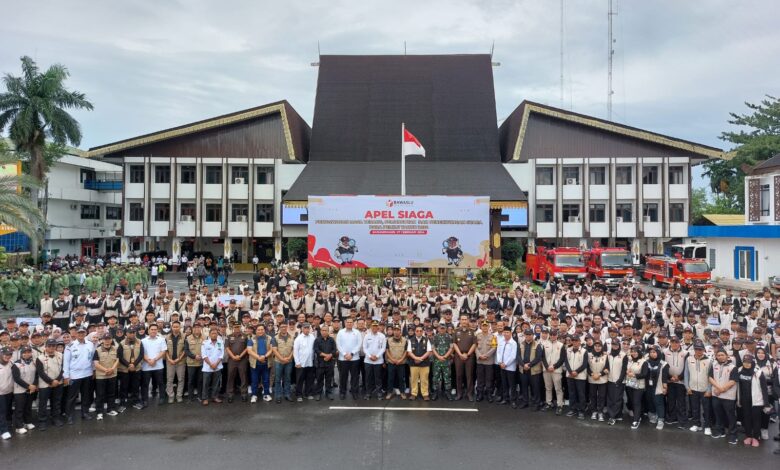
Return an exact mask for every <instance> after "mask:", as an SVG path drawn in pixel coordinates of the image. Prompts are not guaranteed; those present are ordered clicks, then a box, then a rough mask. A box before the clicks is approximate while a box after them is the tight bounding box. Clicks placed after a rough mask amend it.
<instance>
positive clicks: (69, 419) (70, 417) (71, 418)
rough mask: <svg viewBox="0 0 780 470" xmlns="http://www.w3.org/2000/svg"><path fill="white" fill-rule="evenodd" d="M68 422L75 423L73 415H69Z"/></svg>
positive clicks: (69, 423)
mask: <svg viewBox="0 0 780 470" xmlns="http://www.w3.org/2000/svg"><path fill="white" fill-rule="evenodd" d="M67 423H68V425H73V416H68V420H67Z"/></svg>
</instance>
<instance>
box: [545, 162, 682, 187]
mask: <svg viewBox="0 0 780 470" xmlns="http://www.w3.org/2000/svg"><path fill="white" fill-rule="evenodd" d="M634 168H635V167H634V166H631V165H618V166H616V167H615V183H616V184H633V182H634ZM658 172H659V167H658V166H643V167H642V184H658ZM562 173H563V174H562V178H563V184H565V185H578V184H581V180H580V167H579V166H564V167H563V168H562ZM554 174H555V167H552V166H540V167H537V168H536V184H537V185H539V186H551V185H553V184H554V183H553V181H554ZM588 184H591V185H605V184H607V167H606V166H591V167H589V168H588ZM669 184H686V181H685V168H684V167H683V166H670V167H669Z"/></svg>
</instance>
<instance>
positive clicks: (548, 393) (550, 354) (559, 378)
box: [541, 329, 565, 416]
mask: <svg viewBox="0 0 780 470" xmlns="http://www.w3.org/2000/svg"><path fill="white" fill-rule="evenodd" d="M547 335H549V337H548V338H545V336H547ZM541 343H542V350H543V353H544V357H543V358H542V366H543V367H544V371H543V372H542V379H543V380H544V390H545V403H546V404H545V406H544V410H545V411H546V410H551V409H553V408H555V414H556V415H558V416H560V415H561V413H562V412H563V361H564V357H565V354H564V353H565V351H564V345H563V343H562V342H560V341H558V330H557V329H552V330H551V331H549V332H548V331H546V330H543V331H542V341H541ZM553 392H555V401H554V402H553Z"/></svg>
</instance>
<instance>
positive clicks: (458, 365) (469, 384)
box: [454, 315, 477, 401]
mask: <svg viewBox="0 0 780 470" xmlns="http://www.w3.org/2000/svg"><path fill="white" fill-rule="evenodd" d="M454 340H455V341H454V344H455V389H456V390H457V392H458V395H457V396H456V397H455V399H456V400H461V399H462V398H463V396H464V395H465V396H467V397H468V399H469V401H474V363H475V355H474V351H476V350H477V337H476V335H475V334H474V331H473V330H472V329H471V326H470V323H469V317H468V316H466V315H461V316H460V323H458V329H457V330H455V338H454ZM464 381H465V383H464ZM464 388H465V393H464Z"/></svg>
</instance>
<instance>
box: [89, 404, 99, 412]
mask: <svg viewBox="0 0 780 470" xmlns="http://www.w3.org/2000/svg"><path fill="white" fill-rule="evenodd" d="M95 411H97V408H95V405H91V406H90V407H89V412H90V413H94V412H95Z"/></svg>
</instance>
